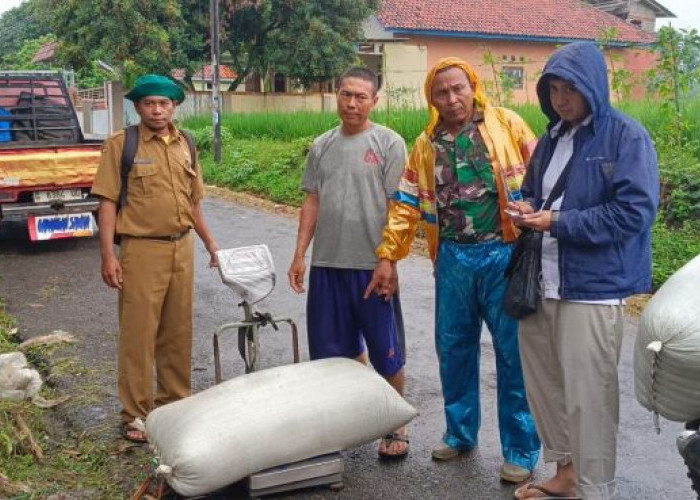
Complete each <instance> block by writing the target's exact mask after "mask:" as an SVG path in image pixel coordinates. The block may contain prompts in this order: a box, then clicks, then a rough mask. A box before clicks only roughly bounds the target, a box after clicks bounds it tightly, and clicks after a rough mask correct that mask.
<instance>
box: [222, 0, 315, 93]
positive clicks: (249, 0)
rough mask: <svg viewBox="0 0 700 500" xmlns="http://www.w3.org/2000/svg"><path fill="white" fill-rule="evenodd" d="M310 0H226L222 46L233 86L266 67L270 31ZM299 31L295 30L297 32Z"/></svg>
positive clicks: (231, 88) (281, 26)
mask: <svg viewBox="0 0 700 500" xmlns="http://www.w3.org/2000/svg"><path fill="white" fill-rule="evenodd" d="M308 1H312V0H227V1H226V2H225V7H224V9H223V13H222V18H223V26H222V29H221V34H222V44H221V45H222V49H223V50H224V51H226V52H227V54H228V57H229V58H230V61H231V66H233V69H234V70H235V72H236V79H235V80H234V81H233V82H232V83H231V85H230V86H229V90H235V89H236V87H238V85H239V84H240V83H241V82H243V80H245V78H246V77H247V76H248V75H249V74H251V73H252V72H254V71H255V72H258V73H261V74H264V73H265V72H266V71H267V67H268V58H267V52H266V49H267V45H268V41H269V37H270V34H271V33H273V32H275V31H277V30H279V29H282V28H283V27H285V26H286V25H287V23H288V22H289V19H290V18H291V16H292V14H293V13H294V10H295V9H296V8H299V7H300V6H302V5H303V4H304V3H305V2H308ZM298 35H299V34H297V36H298Z"/></svg>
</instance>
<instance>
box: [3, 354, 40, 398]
mask: <svg viewBox="0 0 700 500" xmlns="http://www.w3.org/2000/svg"><path fill="white" fill-rule="evenodd" d="M39 389H41V375H39V372H38V371H36V370H34V369H33V368H29V367H28V366H27V358H25V357H24V354H22V353H21V352H10V353H7V354H0V399H10V400H13V401H21V400H23V399H29V398H32V397H34V396H35V395H36V394H37V393H38V392H39Z"/></svg>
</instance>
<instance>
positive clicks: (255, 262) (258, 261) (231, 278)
mask: <svg viewBox="0 0 700 500" xmlns="http://www.w3.org/2000/svg"><path fill="white" fill-rule="evenodd" d="M216 258H217V259H218V261H219V274H220V275H221V280H222V281H223V282H224V283H225V284H226V285H228V286H229V287H230V288H231V289H232V290H233V291H234V292H236V293H237V294H238V295H240V296H241V298H242V299H243V300H245V301H246V302H248V303H249V304H255V303H256V302H259V301H261V300H262V299H264V298H265V297H267V296H268V295H269V294H270V292H271V291H272V289H273V288H274V287H275V280H276V276H277V275H276V273H275V265H274V264H273V262H272V255H271V254H270V249H269V248H268V247H267V245H253V246H249V247H239V248H228V249H226V250H219V251H218V252H216Z"/></svg>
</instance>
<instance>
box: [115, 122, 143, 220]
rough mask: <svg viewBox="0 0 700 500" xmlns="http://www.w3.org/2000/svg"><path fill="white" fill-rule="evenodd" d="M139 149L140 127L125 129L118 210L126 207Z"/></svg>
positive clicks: (132, 126)
mask: <svg viewBox="0 0 700 500" xmlns="http://www.w3.org/2000/svg"><path fill="white" fill-rule="evenodd" d="M138 147H139V126H138V125H131V126H129V127H126V128H125V129H124V147H123V148H122V162H121V179H122V184H121V189H120V191H119V203H118V204H117V210H118V209H119V208H121V207H123V206H124V205H126V192H127V183H128V182H129V172H131V167H132V166H133V165H134V158H135V157H136V150H137V149H138Z"/></svg>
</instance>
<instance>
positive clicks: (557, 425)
mask: <svg viewBox="0 0 700 500" xmlns="http://www.w3.org/2000/svg"><path fill="white" fill-rule="evenodd" d="M623 313H624V306H622V305H614V306H611V305H593V304H580V303H575V302H567V301H563V300H562V301H560V300H550V299H547V300H544V301H542V302H541V303H540V307H538V309H537V312H536V313H535V314H532V315H531V316H528V317H526V318H525V319H524V320H522V321H521V322H520V328H519V342H520V356H521V359H522V365H523V373H524V376H525V389H526V391H527V400H528V403H529V405H530V410H531V411H532V414H533V416H534V417H535V424H536V426H537V431H538V433H539V435H540V438H541V439H542V444H543V448H544V453H543V456H544V460H545V462H557V463H559V464H561V465H566V464H568V463H572V462H573V466H574V469H575V471H576V474H577V476H578V484H579V494H580V495H581V496H582V498H584V499H585V500H612V499H614V498H616V489H615V460H616V453H617V449H616V448H617V427H618V422H619V401H620V396H619V388H618V380H617V363H618V362H619V359H620V348H621V345H622V327H623Z"/></svg>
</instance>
